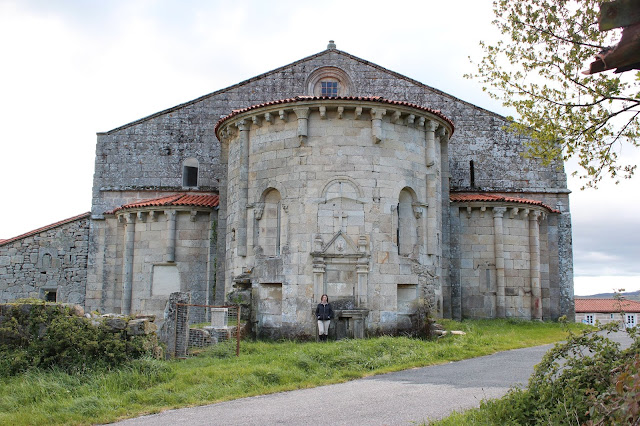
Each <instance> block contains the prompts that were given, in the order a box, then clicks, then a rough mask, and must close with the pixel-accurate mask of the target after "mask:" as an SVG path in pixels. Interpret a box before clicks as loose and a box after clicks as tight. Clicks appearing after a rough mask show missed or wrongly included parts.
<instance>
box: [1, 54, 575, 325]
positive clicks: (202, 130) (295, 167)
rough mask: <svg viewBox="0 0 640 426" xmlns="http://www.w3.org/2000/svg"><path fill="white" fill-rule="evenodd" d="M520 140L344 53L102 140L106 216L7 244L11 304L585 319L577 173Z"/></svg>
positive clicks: (93, 215)
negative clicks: (580, 313) (575, 205)
mask: <svg viewBox="0 0 640 426" xmlns="http://www.w3.org/2000/svg"><path fill="white" fill-rule="evenodd" d="M506 124H507V120H506V119H505V118H504V117H502V116H499V115H497V114H494V113H492V112H490V111H487V110H484V109H482V108H479V107H477V106H474V105H471V104H469V103H467V102H465V101H463V100H461V99H457V98H455V97H453V96H451V95H448V94H446V93H443V92H441V91H439V90H437V89H435V88H433V87H430V86H427V85H425V84H423V83H420V82H418V81H415V80H412V79H411V78H408V77H405V76H403V75H400V74H398V73H395V72H393V71H390V70H387V69H385V68H383V67H381V66H379V65H376V64H373V63H371V62H368V61H366V60H363V59H360V58H357V57H355V56H352V55H350V54H348V53H346V52H343V51H340V50H338V49H336V46H335V44H333V43H332V42H331V43H330V44H329V46H328V48H327V49H326V50H324V51H322V52H320V53H317V54H315V55H312V56H309V57H306V58H304V59H301V60H299V61H296V62H294V63H291V64H289V65H285V66H283V67H281V68H278V69H275V70H273V71H269V72H267V73H265V74H262V75H258V76H256V77H253V78H251V79H249V80H246V81H243V82H240V83H238V84H236V85H234V86H231V87H228V88H225V89H222V90H219V91H216V92H213V93H210V94H207V95H205V96H202V97H200V98H198V99H194V100H192V101H190V102H187V103H184V104H182V105H178V106H176V107H173V108H170V109H167V110H165V111H161V112H158V113H156V114H153V115H150V116H148V117H145V118H142V119H140V120H138V121H135V122H132V123H129V124H125V125H123V126H121V127H118V128H116V129H113V130H110V131H108V132H104V133H98V140H97V146H96V159H95V174H94V183H93V198H92V203H91V212H90V214H89V213H87V214H85V215H80V216H77V217H75V218H71V219H68V220H67V221H62V222H59V223H57V224H53V225H50V226H48V227H44V228H41V229H39V230H35V231H33V232H30V233H28V234H25V235H22V236H18V237H15V238H11V239H8V240H0V302H3V301H9V300H13V299H16V298H19V297H41V298H44V297H47V298H49V299H52V300H58V301H63V302H73V303H80V304H83V305H84V306H85V308H86V309H87V310H99V311H100V312H120V313H127V314H129V313H130V314H134V313H145V314H156V315H159V316H162V315H163V313H164V310H165V307H166V304H167V300H168V297H169V295H170V294H171V293H173V292H177V291H182V292H190V293H191V298H192V302H193V303H197V304H223V303H227V302H228V301H229V298H231V299H235V298H240V297H243V298H244V299H245V301H246V302H247V303H248V304H250V306H251V321H252V326H253V330H254V331H255V332H256V333H257V334H258V335H266V336H305V335H312V334H313V333H314V332H315V321H314V320H315V316H314V314H313V310H314V308H315V305H316V304H317V303H318V301H319V299H320V296H321V295H322V294H324V293H326V294H328V296H329V300H330V301H331V302H332V304H333V305H334V308H335V309H336V311H337V316H338V318H337V320H336V321H335V327H336V328H337V329H340V330H341V332H342V333H343V334H345V335H351V336H356V337H357V336H362V335H365V334H371V333H380V332H398V331H402V330H404V329H407V328H410V327H411V322H412V320H415V314H416V312H421V311H424V310H430V311H431V313H432V314H433V315H435V316H438V317H446V318H498V317H515V318H524V319H544V320H547V319H557V318H558V317H559V316H561V315H568V316H569V317H571V318H573V315H574V307H573V270H572V267H573V266H572V248H571V217H570V213H569V190H568V189H567V182H566V175H565V173H564V170H563V165H562V164H561V163H558V164H551V165H543V164H542V163H541V162H539V161H537V160H535V159H528V158H525V157H524V156H523V154H524V153H525V151H526V142H527V140H526V139H524V138H522V137H520V136H518V135H515V134H512V133H509V132H508V131H506V130H505V125H506Z"/></svg>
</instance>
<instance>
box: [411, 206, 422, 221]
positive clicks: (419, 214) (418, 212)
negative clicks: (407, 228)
mask: <svg viewBox="0 0 640 426" xmlns="http://www.w3.org/2000/svg"><path fill="white" fill-rule="evenodd" d="M413 215H414V216H415V217H416V219H420V218H421V217H422V206H417V205H413Z"/></svg>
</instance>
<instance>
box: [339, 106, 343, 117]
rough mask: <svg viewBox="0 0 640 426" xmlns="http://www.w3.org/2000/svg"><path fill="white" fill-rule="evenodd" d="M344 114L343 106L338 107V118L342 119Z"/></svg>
mask: <svg viewBox="0 0 640 426" xmlns="http://www.w3.org/2000/svg"><path fill="white" fill-rule="evenodd" d="M343 115H344V107H338V118H339V119H342V117H343Z"/></svg>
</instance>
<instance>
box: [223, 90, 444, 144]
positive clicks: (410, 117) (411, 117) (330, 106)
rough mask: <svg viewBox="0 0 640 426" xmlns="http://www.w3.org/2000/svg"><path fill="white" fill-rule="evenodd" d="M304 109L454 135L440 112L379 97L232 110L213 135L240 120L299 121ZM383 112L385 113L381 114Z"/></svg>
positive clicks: (304, 98)
mask: <svg viewBox="0 0 640 426" xmlns="http://www.w3.org/2000/svg"><path fill="white" fill-rule="evenodd" d="M305 110H308V111H309V113H311V112H316V111H317V112H318V113H319V114H320V115H321V116H322V115H324V117H321V118H326V115H327V114H329V113H330V112H332V113H335V114H336V117H337V118H338V119H340V118H343V117H344V114H345V113H346V112H351V111H353V112H354V114H355V118H356V119H358V118H359V116H360V115H361V114H362V113H367V114H369V115H370V116H371V117H372V119H376V120H378V119H381V118H382V116H383V115H384V116H386V117H388V118H387V120H389V121H390V122H395V123H396V124H403V125H405V126H414V127H421V126H424V123H425V122H426V123H433V125H435V127H442V128H443V131H444V132H446V134H447V136H448V137H451V135H452V134H453V132H454V124H453V122H452V121H451V120H450V119H449V118H447V117H446V116H445V115H444V114H442V113H441V112H440V111H438V110H434V109H430V108H427V107H423V106H420V105H415V104H411V103H408V102H400V101H392V100H387V99H384V98H381V97H331V98H330V97H315V96H298V97H295V98H290V99H283V100H278V101H273V102H267V103H264V104H259V105H254V106H251V107H248V108H244V109H241V110H236V111H233V112H232V113H231V114H229V115H227V116H226V117H223V118H221V119H220V120H219V121H218V123H216V127H215V132H216V136H217V137H218V139H220V140H226V139H227V132H228V131H227V130H226V129H228V128H229V127H231V126H237V123H239V122H241V121H250V122H264V123H273V122H277V121H278V120H274V118H275V117H279V119H280V120H283V119H284V120H286V119H287V116H288V114H290V113H295V116H296V117H297V118H298V119H299V120H300V119H304V118H305V117H301V116H300V112H301V111H305ZM383 110H384V111H385V112H386V114H381V111H383ZM267 117H268V118H269V119H267ZM416 118H417V120H416Z"/></svg>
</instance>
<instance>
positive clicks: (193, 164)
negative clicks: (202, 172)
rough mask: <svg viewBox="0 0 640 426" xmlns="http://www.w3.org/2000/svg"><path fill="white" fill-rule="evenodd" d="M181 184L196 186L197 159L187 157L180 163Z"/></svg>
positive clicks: (188, 186)
mask: <svg viewBox="0 0 640 426" xmlns="http://www.w3.org/2000/svg"><path fill="white" fill-rule="evenodd" d="M182 186H185V187H187V188H195V187H197V186H198V160H196V159H195V158H187V159H186V160H184V163H182Z"/></svg>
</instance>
